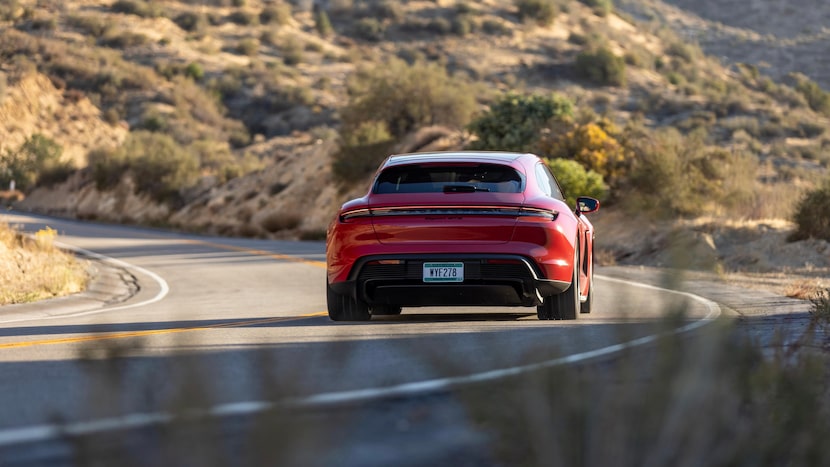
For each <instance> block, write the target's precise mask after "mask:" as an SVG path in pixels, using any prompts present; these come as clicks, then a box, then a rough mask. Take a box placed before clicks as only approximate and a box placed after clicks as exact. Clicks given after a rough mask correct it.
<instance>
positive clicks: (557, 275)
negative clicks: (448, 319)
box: [326, 152, 594, 306]
mask: <svg viewBox="0 0 830 467" xmlns="http://www.w3.org/2000/svg"><path fill="white" fill-rule="evenodd" d="M540 163H541V161H540V159H539V158H538V157H537V156H534V155H532V154H519V153H487V152H453V153H422V154H406V155H398V156H390V157H389V158H387V159H386V161H384V163H383V164H381V167H380V168H379V169H378V171H377V173H376V178H375V183H373V186H372V188H371V189H370V192H369V193H368V194H367V195H366V196H364V197H362V198H358V199H355V200H352V201H349V202H347V203H345V204H344V205H343V207H342V208H341V209H340V211H339V213H338V215H337V216H336V217H335V219H334V220H333V221H332V223H331V224H330V226H329V229H328V232H327V244H326V260H327V281H328V284H329V285H330V286H331V287H332V288H333V289H335V290H336V291H337V292H338V293H341V294H348V295H350V296H352V297H354V298H356V299H360V300H364V301H366V302H368V303H369V304H370V305H371V304H392V305H399V306H425V305H459V304H475V305H478V304H480V305H486V304H492V305H517V304H519V305H524V306H533V305H538V304H539V302H540V301H541V300H542V299H544V297H545V296H550V295H553V294H556V293H561V292H562V291H563V290H565V289H567V288H568V287H569V286H570V284H571V280H572V277H573V272H574V269H573V268H574V266H575V265H574V256H575V250H576V249H577V248H578V250H579V259H578V261H579V263H578V264H579V265H581V267H580V268H579V269H580V270H579V285H580V296H581V297H583V299H584V298H585V297H587V295H588V293H589V287H590V283H591V281H590V280H589V278H590V277H591V274H592V272H593V271H592V269H593V266H592V265H593V238H594V232H593V225H592V224H591V223H590V222H589V221H588V220H587V218H586V217H585V216H584V215H583V214H582V213H579V212H576V211H574V210H571V209H570V208H569V207H568V205H567V203H565V201H564V200H563V199H558V198H557V197H556V196H555V195H553V196H552V195H551V194H549V193H546V191H545V187H546V185H545V184H546V183H549V182H547V181H544V180H539V179H538V178H539V176H538V173H541V172H537V169H539V167H538V164H540ZM454 164H456V165H459V166H463V167H467V166H477V165H480V166H487V167H489V166H490V165H503V166H504V167H510V168H512V169H514V170H515V171H516V172H517V173H518V174H519V175H520V176H521V180H520V181H517V180H511V181H512V182H514V183H513V185H512V187H511V188H509V189H512V190H515V189H516V183H515V182H518V183H520V187H521V188H520V190H521V191H520V192H500V191H481V192H479V191H476V192H466V191H462V192H452V191H451V192H447V191H446V190H447V187H446V185H445V186H444V190H445V191H444V192H428V193H400V192H392V190H394V189H397V188H390V187H386V188H382V189H380V190H379V189H378V186H379V180H381V177H383V176H384V174H386V172H384V171H386V170H397V171H399V172H400V171H403V172H400V173H404V172H406V170H409V169H410V168H411V169H412V170H421V169H423V168H425V167H426V168H429V167H433V166H442V167H441V170H443V169H444V167H443V166H445V165H454ZM396 173H398V172H396ZM475 182H479V181H475V180H474V181H470V182H469V183H460V185H465V186H466V185H468V184H469V185H476V183H475ZM480 182H482V183H483V184H486V183H487V180H480ZM447 183H449V184H452V185H453V186H450V189H455V188H456V186H455V185H454V184H456V183H459V182H447ZM554 183H555V182H554ZM476 186H478V185H476ZM487 186H488V187H490V188H489V189H499V188H498V187H499V186H501V185H497V184H490V185H487ZM461 188H464V187H461ZM464 189H466V188H464ZM557 190H559V188H558V184H557V186H556V187H554V188H553V191H554V192H557ZM430 259H434V260H439V261H450V262H452V261H460V262H463V264H464V265H465V272H466V271H469V274H471V275H470V276H469V277H468V278H465V279H466V280H465V283H463V284H424V283H423V282H422V281H419V280H418V276H417V274H418V271H419V269H418V268H420V267H422V265H423V263H424V262H425V261H428V260H430ZM367 265H368V266H367ZM367 271H369V272H367ZM511 290H512V292H511ZM491 302H492V303H491Z"/></svg>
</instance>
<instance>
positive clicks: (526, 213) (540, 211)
mask: <svg viewBox="0 0 830 467" xmlns="http://www.w3.org/2000/svg"><path fill="white" fill-rule="evenodd" d="M519 216H521V217H543V218H545V219H548V220H550V221H555V220H556V218H557V217H559V212H558V211H554V210H551V209H544V208H530V207H523V208H522V209H521V210H520V213H519Z"/></svg>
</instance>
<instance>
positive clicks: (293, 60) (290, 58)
mask: <svg viewBox="0 0 830 467" xmlns="http://www.w3.org/2000/svg"><path fill="white" fill-rule="evenodd" d="M280 53H281V54H282V61H283V63H285V64H286V65H289V66H294V65H297V64H298V63H300V62H302V61H303V45H302V44H301V43H300V41H298V40H297V39H294V38H290V39H288V40H287V41H285V43H283V44H282V46H281V47H280Z"/></svg>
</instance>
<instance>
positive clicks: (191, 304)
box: [0, 212, 720, 465]
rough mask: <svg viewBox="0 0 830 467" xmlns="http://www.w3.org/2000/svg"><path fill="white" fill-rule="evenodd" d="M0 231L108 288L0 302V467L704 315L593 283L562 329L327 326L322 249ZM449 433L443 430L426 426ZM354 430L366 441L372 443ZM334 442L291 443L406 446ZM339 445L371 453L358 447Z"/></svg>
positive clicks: (109, 228) (68, 228)
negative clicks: (582, 310)
mask: <svg viewBox="0 0 830 467" xmlns="http://www.w3.org/2000/svg"><path fill="white" fill-rule="evenodd" d="M0 221H2V222H7V223H9V224H11V225H17V226H20V227H21V228H22V229H23V230H25V231H27V232H35V231H37V230H38V229H40V228H43V227H46V226H49V227H51V228H53V229H56V230H57V231H58V232H59V241H60V242H61V244H63V245H65V246H66V247H67V248H72V249H76V250H77V251H78V252H80V253H81V254H82V255H85V256H86V257H88V258H90V259H91V261H93V262H92V264H93V265H94V267H95V268H96V269H97V270H98V271H99V273H100V274H102V275H107V276H108V277H111V278H115V279H113V280H114V281H115V283H114V285H113V286H112V287H111V288H113V290H115V291H116V292H113V293H112V294H110V295H107V294H100V296H98V295H95V294H93V293H88V294H86V295H85V296H82V297H75V298H74V299H58V300H52V301H47V302H43V303H38V304H32V305H25V306H10V307H3V308H0V375H1V376H0V465H61V463H66V465H74V464H73V463H74V462H76V461H77V459H78V457H77V451H76V450H77V449H78V445H77V443H75V444H73V443H74V441H72V440H73V439H75V438H73V436H76V437H77V436H81V435H83V436H98V435H106V434H107V433H110V432H114V431H125V430H126V431H129V430H138V431H141V430H144V431H147V430H150V429H159V428H158V426H160V425H164V424H165V423H168V422H170V420H171V419H172V418H171V417H172V415H171V414H174V413H175V414H182V413H185V414H195V415H194V420H200V421H201V422H198V423H197V422H194V423H195V424H197V425H199V424H201V425H205V424H207V423H208V422H206V420H209V419H210V420H213V419H223V418H231V419H234V420H241V418H240V417H242V416H244V415H246V414H254V413H265V412H267V411H268V410H269V409H271V408H273V407H274V404H278V405H280V406H289V407H294V408H295V409H297V410H300V409H304V408H305V409H308V410H312V411H316V413H317V414H325V413H327V412H326V410H328V409H327V408H333V407H337V406H339V405H343V404H346V405H349V404H351V405H360V404H376V403H378V401H383V400H406V399H407V398H418V397H430V395H431V394H446V393H448V391H450V390H451V389H452V388H455V387H458V386H463V385H465V384H483V385H486V384H488V383H489V382H491V381H498V380H499V379H500V378H504V377H508V376H511V375H515V374H518V373H522V372H528V371H535V370H538V369H539V368H541V367H550V366H557V365H567V364H572V363H578V362H582V361H588V360H591V359H596V358H600V357H607V356H610V355H613V354H614V353H615V352H619V351H620V350H621V349H623V348H626V347H629V346H639V345H647V344H649V343H650V342H651V341H653V340H654V339H655V337H656V336H657V335H659V334H660V333H664V332H685V331H691V330H694V329H695V328H697V327H699V326H703V325H705V324H706V323H707V322H709V321H710V320H712V319H714V318H715V317H717V316H718V315H719V314H720V310H719V307H718V306H717V305H715V304H714V303H713V302H710V301H708V300H705V299H702V298H700V297H695V296H692V295H689V294H684V293H679V292H671V291H668V290H665V289H658V288H656V287H652V286H645V285H640V284H636V283H632V282H626V281H622V280H620V279H612V278H610V277H604V276H597V278H596V296H595V311H594V312H593V313H592V314H590V315H582V316H580V318H579V319H578V320H577V321H576V322H556V321H551V322H544V321H538V320H537V319H536V316H535V309H532V308H445V309H441V308H434V309H433V308H423V309H418V308H410V309H404V313H403V314H402V315H401V316H394V317H379V318H375V319H373V320H372V321H370V322H366V323H334V322H332V321H329V319H328V317H327V316H326V312H325V311H326V305H325V290H324V289H325V286H324V280H325V251H324V250H325V245H324V244H323V243H322V242H289V241H266V240H250V239H230V238H214V237H202V236H195V235H186V234H178V233H170V232H167V231H161V230H152V229H142V228H133V227H124V226H115V225H104V224H97V223H84V222H78V221H71V220H64V219H57V218H50V217H44V216H37V215H30V214H21V213H15V212H8V213H4V214H2V215H0ZM105 288H106V287H105ZM96 293H97V292H96ZM93 295H94V296H93ZM107 301H109V303H107ZM679 307H682V308H683V309H684V310H685V312H686V314H685V319H684V320H682V321H681V322H680V323H679V324H677V326H676V327H675V328H672V329H666V321H665V320H664V319H663V316H665V314H666V313H667V311H672V310H677V309H679ZM442 403H444V404H446V403H447V402H446V401H444V402H442ZM450 412H451V411H449V410H442V411H441V413H442V414H443V415H441V417H443V416H448V415H447V414H448V413H450ZM319 416H325V415H319ZM367 417H368V416H367ZM370 418H371V417H370ZM462 418H463V417H462ZM240 423H241V422H240ZM360 423H361V424H363V425H366V426H369V427H372V426H374V427H376V428H377V426H385V425H383V423H381V422H378V421H371V420H369V419H368V418H365V417H364V419H363V420H362V421H361V422H360ZM433 423H434V424H435V426H433V427H432V428H429V429H425V431H428V432H429V433H430V434H429V436H428V437H433V438H436V437H440V438H441V440H442V442H432V441H430V442H431V443H432V444H431V446H433V447H434V448H435V449H439V448H440V447H441V446H442V443H444V444H446V443H448V442H449V441H447V440H448V439H453V440H456V441H453V443H462V444H463V443H468V442H469V443H473V445H475V444H476V443H480V442H481V440H480V439H479V440H478V441H475V440H476V439H478V438H476V435H475V433H469V432H468V433H466V435H464V433H465V430H467V428H465V427H463V426H461V425H462V424H459V423H455V424H452V423H448V422H446V420H444V421H441V420H440V419H436V420H433ZM451 425H452V426H453V428H452V430H455V431H453V433H454V434H453V435H452V436H450V437H449V438H448V437H447V436H444V435H446V433H445V432H443V431H442V430H448V429H450V428H448V427H449V426H451ZM438 426H440V427H442V428H441V429H440V430H439V429H438ZM153 427H155V428H153ZM361 431H362V432H364V433H367V438H369V439H371V438H376V437H380V436H381V435H382V434H383V433H376V434H371V428H365V429H363V428H361ZM442 433H443V434H442ZM459 433H461V434H459ZM467 435H468V436H467ZM67 436H68V437H69V438H70V441H66V440H67ZM464 436H467V437H466V438H465V437H464ZM303 439H306V438H303ZM430 439H432V438H430ZM463 439H466V440H467V441H458V440H463ZM470 440H472V441H470ZM427 441H428V440H427ZM415 442H416V441H413V443H415ZM423 442H424V440H420V441H417V443H423ZM61 443H63V445H62V444H61ZM67 443H68V444H67ZM341 444H342V445H341V446H339V447H338V446H334V445H329V444H328V443H326V445H328V446H329V447H328V448H326V449H323V448H322V446H323V444H322V443H316V444H308V443H305V444H304V443H300V444H295V445H294V450H295V451H302V452H304V453H305V454H304V455H305V457H303V459H305V461H307V460H309V459H312V460H314V462H318V463H320V464H321V465H323V464H326V463H327V461H326V460H327V459H329V457H327V456H329V455H333V454H332V453H334V452H340V455H342V454H343V453H347V454H346V455H347V456H349V457H348V458H349V459H352V460H353V461H354V463H355V465H367V464H371V462H366V459H367V458H368V457H367V456H369V457H370V458H371V459H373V460H374V462H376V463H377V464H378V465H383V464H384V463H386V465H388V461H391V460H395V459H397V458H396V457H395V456H400V455H401V452H405V449H406V447H405V446H404V447H399V448H398V450H396V451H395V452H394V453H390V452H387V451H384V449H387V450H388V445H386V444H384V445H383V446H385V447H378V446H377V445H372V444H371V443H369V444H367V443H363V444H360V443H359V442H352V443H346V442H343V443H341ZM404 444H406V443H404ZM451 444H452V443H451ZM356 445H361V446H364V448H366V446H374V447H375V448H377V449H375V451H371V449H369V448H366V449H364V450H363V451H360V452H357V451H355V448H354V446H356ZM349 446H351V447H349ZM137 449H138V448H137ZM401 449H404V451H401ZM128 451H129V450H128ZM364 451H365V452H364ZM370 451H371V452H372V453H371V454H367V453H368V452H370ZM310 453H311V454H310ZM314 453H316V454H314ZM312 454H314V455H312ZM73 456H74V457H73ZM309 456H310V457H309ZM72 459H75V460H74V461H73V460H72ZM339 459H340V460H341V461H342V460H344V459H345V458H344V457H342V456H341V457H339ZM409 459H410V462H413V463H414V464H420V463H421V461H423V460H424V459H422V458H420V457H410V458H409ZM413 459H414V460H413ZM427 459H428V458H427ZM305 461H303V462H301V463H306V462H305ZM298 462H299V461H298ZM289 463H290V462H289ZM396 463H398V462H396ZM152 464H153V462H150V461H148V463H147V464H139V465H152ZM219 464H220V465H221V464H223V463H222V462H219ZM339 464H340V465H347V464H348V463H344V462H339ZM399 464H400V465H405V463H399ZM194 465H199V464H198V463H197V464H194Z"/></svg>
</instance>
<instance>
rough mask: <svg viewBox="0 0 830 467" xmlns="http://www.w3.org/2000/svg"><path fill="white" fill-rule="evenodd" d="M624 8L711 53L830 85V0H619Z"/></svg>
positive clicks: (775, 73) (777, 73) (771, 72)
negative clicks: (827, 0) (795, 73)
mask: <svg viewBox="0 0 830 467" xmlns="http://www.w3.org/2000/svg"><path fill="white" fill-rule="evenodd" d="M618 6H619V8H620V9H621V10H623V11H626V12H629V13H631V14H633V15H635V16H636V17H639V18H641V19H644V20H648V21H653V22H657V23H661V24H667V25H669V26H670V27H671V28H672V29H674V30H675V31H678V33H680V34H681V35H683V36H684V37H686V38H688V39H689V40H692V41H695V42H697V43H699V44H700V45H701V47H702V48H703V50H704V51H706V53H708V54H710V55H713V56H716V57H722V58H723V59H724V60H725V61H727V62H730V63H738V62H744V63H751V64H753V65H755V66H757V67H758V68H760V69H761V70H762V71H763V72H764V73H765V74H768V75H770V76H772V77H774V78H776V79H783V78H784V77H785V76H786V75H787V74H789V73H794V72H797V73H803V74H805V75H807V76H809V77H810V78H812V79H813V80H815V81H816V82H818V83H819V84H821V85H822V86H823V87H824V88H825V89H827V88H830V58H828V56H827V50H828V49H830V28H828V24H830V3H828V2H825V1H822V0H808V1H799V2H780V1H776V0H758V1H752V2H747V1H741V0H619V1H618Z"/></svg>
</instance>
